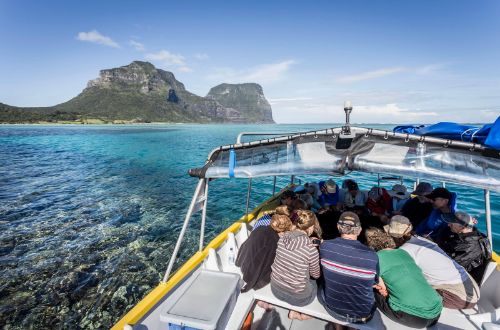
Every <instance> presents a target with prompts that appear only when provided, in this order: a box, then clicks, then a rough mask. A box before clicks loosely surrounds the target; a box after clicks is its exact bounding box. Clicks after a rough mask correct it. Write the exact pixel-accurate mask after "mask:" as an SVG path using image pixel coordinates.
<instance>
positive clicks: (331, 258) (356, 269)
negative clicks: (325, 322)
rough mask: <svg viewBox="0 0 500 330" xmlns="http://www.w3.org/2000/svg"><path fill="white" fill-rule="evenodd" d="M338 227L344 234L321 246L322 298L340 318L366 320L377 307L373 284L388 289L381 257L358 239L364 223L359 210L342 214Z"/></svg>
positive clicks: (343, 319) (353, 321) (355, 321)
mask: <svg viewBox="0 0 500 330" xmlns="http://www.w3.org/2000/svg"><path fill="white" fill-rule="evenodd" d="M337 226H338V230H339V232H340V235H341V236H340V237H339V238H336V239H333V240H328V241H323V243H321V245H320V247H319V254H320V259H321V269H322V271H323V279H324V281H323V282H322V283H321V284H320V288H319V289H318V300H319V302H320V303H321V304H322V305H323V306H324V307H325V309H326V311H327V312H328V313H329V314H330V315H332V316H333V317H334V318H335V319H337V320H339V321H343V322H350V323H366V322H368V321H369V320H370V319H371V318H372V316H373V313H374V311H375V309H376V306H375V297H374V293H373V287H374V286H375V285H380V287H379V288H380V290H384V289H385V287H384V285H383V283H382V282H379V278H378V268H379V265H378V257H377V254H376V253H375V252H373V250H371V249H370V248H369V247H367V246H365V245H363V244H362V243H360V242H359V241H358V240H357V238H358V235H359V234H360V233H361V222H360V220H359V217H358V216H357V215H356V214H355V213H353V212H344V213H342V214H341V216H340V219H339V221H338V225H337Z"/></svg>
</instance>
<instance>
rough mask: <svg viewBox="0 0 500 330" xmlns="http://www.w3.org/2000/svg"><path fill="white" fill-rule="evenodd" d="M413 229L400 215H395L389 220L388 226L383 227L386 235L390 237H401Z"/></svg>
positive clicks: (406, 219) (408, 221)
mask: <svg viewBox="0 0 500 330" xmlns="http://www.w3.org/2000/svg"><path fill="white" fill-rule="evenodd" d="M412 229H413V226H412V225H411V222H410V220H409V219H408V218H407V217H404V216H402V215H395V216H393V217H392V218H391V221H390V222H389V224H388V225H385V226H384V230H385V232H386V233H388V234H389V235H391V236H392V237H403V236H404V235H406V234H409V233H410V232H411V231H412Z"/></svg>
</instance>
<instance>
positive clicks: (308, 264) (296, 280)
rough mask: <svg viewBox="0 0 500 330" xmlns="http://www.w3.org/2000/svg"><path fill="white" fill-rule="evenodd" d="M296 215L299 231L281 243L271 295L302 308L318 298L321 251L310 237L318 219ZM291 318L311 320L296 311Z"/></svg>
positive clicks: (308, 213)
mask: <svg viewBox="0 0 500 330" xmlns="http://www.w3.org/2000/svg"><path fill="white" fill-rule="evenodd" d="M296 212H297V224H296V227H295V229H294V230H292V231H289V232H286V233H284V234H283V236H281V238H280V239H279V241H278V248H277V250H276V257H275V258H274V263H273V265H272V266H271V269H272V273H271V291H272V292H273V294H274V295H275V296H276V298H278V299H280V300H283V301H285V302H287V303H289V304H290V305H295V306H299V307H301V306H306V305H308V304H310V303H311V302H312V301H313V300H314V298H316V292H317V286H316V280H315V279H317V278H318V277H319V276H320V268H319V256H318V249H317V247H316V246H314V245H313V243H312V240H311V238H310V237H309V236H311V235H312V234H313V232H314V229H315V228H314V227H315V223H316V221H317V219H316V216H315V215H314V213H313V212H311V211H302V210H298V211H296ZM311 278H312V279H311ZM288 316H289V317H290V318H292V319H307V318H309V317H308V316H306V315H303V314H300V313H298V312H295V311H290V314H289V315H288Z"/></svg>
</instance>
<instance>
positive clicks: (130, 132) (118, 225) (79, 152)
mask: <svg viewBox="0 0 500 330" xmlns="http://www.w3.org/2000/svg"><path fill="white" fill-rule="evenodd" d="M330 126H334V125H324V126H320V125H309V126H303V125H302V126H299V125H227V126H223V125H138V126H29V125H26V126H24V125H19V126H14V125H3V126H0V187H1V189H0V265H1V268H2V271H1V273H0V324H2V325H5V328H6V329H24V328H31V327H33V326H34V324H36V325H37V327H39V328H49V327H52V328H86V329H87V328H109V327H110V326H111V325H112V324H113V323H114V322H116V321H117V320H118V319H119V318H120V317H121V316H122V315H123V314H124V313H125V312H126V311H127V310H128V309H130V308H131V307H132V306H133V305H134V304H135V303H137V302H138V301H139V300H140V299H141V298H142V297H143V296H144V295H145V293H147V292H148V290H150V289H151V288H152V287H154V286H155V285H156V284H157V283H158V281H159V280H160V279H161V278H162V276H163V272H164V271H165V269H166V266H167V263H168V260H169V256H170V254H171V252H172V250H173V245H174V244H175V240H176V238H177V235H178V233H179V230H180V228H181V226H182V221H183V216H184V214H185V212H186V209H187V207H188V205H189V202H190V199H191V196H192V193H193V191H194V187H195V185H196V179H194V178H191V177H189V176H188V175H187V170H188V169H189V168H193V167H200V166H201V165H202V164H203V163H204V161H205V159H206V157H207V154H208V153H209V152H210V151H211V150H212V149H213V148H214V147H216V146H218V145H221V144H229V143H234V142H235V140H236V136H237V134H238V133H239V132H241V131H270V130H272V131H275V130H279V131H282V132H290V131H306V130H311V129H319V128H326V127H330ZM371 126H372V127H376V128H386V129H390V128H391V126H387V125H371ZM350 177H354V178H356V179H357V180H358V181H359V182H360V185H361V188H363V189H367V188H369V187H371V186H372V185H373V184H374V183H375V182H376V176H372V175H361V174H357V175H350ZM318 178H319V177H318ZM299 179H302V180H303V181H304V180H307V179H311V178H299ZM314 179H316V177H315V178H314ZM287 183H288V178H280V179H279V180H278V184H279V186H281V187H282V186H285V185H286V184H287ZM406 183H407V185H408V186H409V187H411V185H412V182H411V181H407V182H406ZM253 187H254V191H253V194H252V198H251V206H256V205H257V204H258V203H259V202H261V201H262V200H264V199H265V198H267V197H268V196H269V195H270V194H271V193H272V178H266V179H255V180H254V182H253ZM447 187H448V188H449V189H450V190H454V191H456V192H457V193H458V195H459V200H458V201H459V205H460V208H461V209H464V210H467V211H469V212H471V213H472V214H474V215H476V216H478V217H479V219H480V225H479V227H480V228H481V229H483V230H484V209H483V192H482V191H479V190H470V189H468V188H464V187H457V186H454V185H451V184H449V185H448V186H447ZM246 188H247V181H246V180H235V179H233V180H215V181H213V182H212V183H211V187H210V198H209V208H208V212H207V229H206V235H207V241H208V240H210V239H211V238H213V237H214V236H215V235H216V234H217V233H218V232H220V231H221V230H222V229H224V228H226V227H227V226H228V225H229V224H231V223H232V222H233V221H234V220H235V219H237V218H239V217H240V216H241V215H242V214H243V212H244V210H245V198H246ZM491 206H492V214H493V228H494V230H495V231H496V232H500V220H499V215H500V197H499V195H498V194H492V201H491ZM198 234H199V218H195V219H193V221H192V222H191V226H190V228H189V230H188V233H187V237H186V239H185V243H184V244H183V247H182V251H181V255H180V259H179V261H178V262H177V264H176V266H179V264H181V263H182V262H183V261H185V260H186V259H187V258H188V257H189V256H190V255H191V254H192V253H193V252H194V251H195V250H196V249H197V246H198V239H197V235H198ZM494 239H495V242H496V246H497V250H498V247H499V246H500V236H499V235H498V234H496V235H495V237H494Z"/></svg>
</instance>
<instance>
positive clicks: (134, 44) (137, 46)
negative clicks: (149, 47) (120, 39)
mask: <svg viewBox="0 0 500 330" xmlns="http://www.w3.org/2000/svg"><path fill="white" fill-rule="evenodd" d="M128 44H129V45H130V46H132V47H134V48H135V50H137V51H139V52H143V51H145V50H146V49H145V48H144V45H143V44H141V43H140V42H138V41H135V40H130V41H129V42H128Z"/></svg>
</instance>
